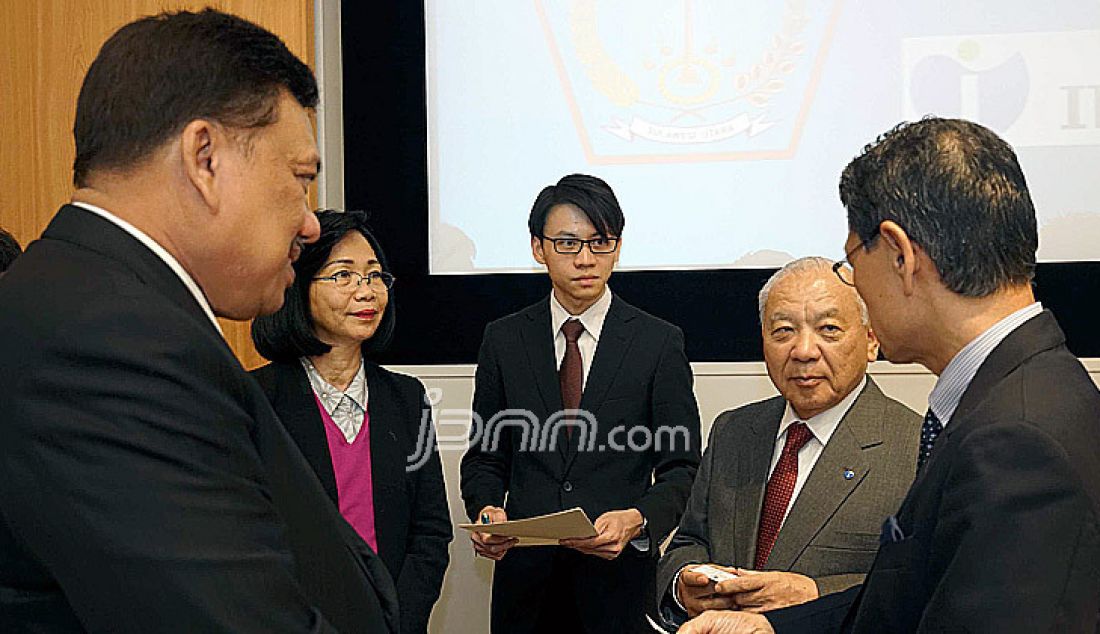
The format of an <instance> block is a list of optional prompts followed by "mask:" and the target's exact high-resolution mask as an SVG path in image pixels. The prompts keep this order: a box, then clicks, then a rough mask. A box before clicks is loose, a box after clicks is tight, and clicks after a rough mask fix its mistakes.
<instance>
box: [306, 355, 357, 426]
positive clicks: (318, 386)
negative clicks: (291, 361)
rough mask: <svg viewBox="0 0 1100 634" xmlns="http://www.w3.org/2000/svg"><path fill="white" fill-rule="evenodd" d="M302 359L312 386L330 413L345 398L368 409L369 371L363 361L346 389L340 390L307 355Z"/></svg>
mask: <svg viewBox="0 0 1100 634" xmlns="http://www.w3.org/2000/svg"><path fill="white" fill-rule="evenodd" d="M301 361H302V367H304V368H305V369H306V376H308V377H309V384H310V386H311V387H313V391H314V393H316V394H317V396H318V397H319V398H320V399H321V404H322V405H324V406H325V409H326V410H327V411H328V413H329V414H331V413H332V410H335V409H336V406H337V405H339V404H340V401H341V400H343V399H345V398H347V399H351V402H352V403H355V405H356V406H358V407H359V409H361V410H363V411H364V412H365V411H367V372H366V369H365V366H364V363H363V362H362V361H360V362H359V370H357V371H356V372H355V378H353V379H352V380H351V383H350V384H349V385H348V389H346V390H340V389H338V388H337V387H336V386H334V385H332V384H331V383H329V382H328V381H326V380H325V379H324V378H323V377H322V376H321V373H320V372H318V371H317V368H316V367H315V366H314V365H313V362H312V361H310V360H309V359H308V358H307V357H302V358H301Z"/></svg>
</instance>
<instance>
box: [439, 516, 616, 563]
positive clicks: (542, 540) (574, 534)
mask: <svg viewBox="0 0 1100 634" xmlns="http://www.w3.org/2000/svg"><path fill="white" fill-rule="evenodd" d="M487 508H492V509H496V507H487ZM496 510H498V511H500V514H499V515H496V516H494V517H490V523H481V524H459V525H458V527H459V528H461V529H464V530H467V531H470V532H471V533H472V535H471V538H472V539H474V543H475V548H476V545H477V544H478V538H477V535H478V534H479V533H480V534H481V535H485V536H487V537H490V538H491V539H483V540H482V541H485V542H488V543H489V544H494V543H495V544H498V545H502V544H504V543H508V542H509V541H511V543H510V544H509V546H508V548H511V546H557V545H558V542H559V541H560V540H562V539H576V538H585V537H594V536H595V535H596V534H597V532H596V527H595V526H593V525H592V520H590V519H588V516H587V515H586V514H585V512H584V511H583V510H582V509H580V508H572V509H569V510H567V511H560V512H558V513H550V514H549V515H539V516H538V517H528V518H524V519H521V520H511V521H508V520H507V519H504V520H503V521H497V518H498V517H501V516H503V517H505V518H506V517H507V516H504V515H503V513H504V511H503V510H501V509H496ZM483 513H484V511H483ZM504 551H505V552H507V548H506V549H504ZM479 553H480V550H479ZM503 554H504V553H503V552H501V553H500V556H503ZM486 556H489V555H486ZM490 558H491V559H496V560H499V559H500V557H490Z"/></svg>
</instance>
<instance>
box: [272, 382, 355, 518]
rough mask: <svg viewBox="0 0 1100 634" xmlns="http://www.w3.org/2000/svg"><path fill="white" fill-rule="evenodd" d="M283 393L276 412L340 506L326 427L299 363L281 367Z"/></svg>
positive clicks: (333, 500)
mask: <svg viewBox="0 0 1100 634" xmlns="http://www.w3.org/2000/svg"><path fill="white" fill-rule="evenodd" d="M276 367H277V368H278V376H279V389H278V391H277V392H276V395H277V396H276V398H277V400H276V401H275V408H274V409H275V411H276V413H277V414H278V415H279V420H281V421H282V423H283V426H284V427H286V430H287V431H288V432H289V433H290V436H291V438H293V439H294V443H295V444H296V445H298V449H299V450H301V452H302V455H303V456H305V458H306V461H307V462H309V466H310V467H312V468H313V472H314V473H316V474H317V479H318V480H320V481H321V485H322V486H323V487H324V489H325V493H327V494H328V496H329V499H331V500H332V502H333V504H338V503H339V496H338V493H337V491H336V473H335V472H334V471H333V469H332V455H331V454H330V453H329V450H328V437H327V436H325V423H324V421H323V420H322V419H321V412H320V411H319V410H318V409H317V400H316V397H315V396H314V394H313V387H312V386H310V384H309V378H308V377H307V376H306V370H305V368H303V367H302V365H301V364H300V363H298V362H296V361H295V362H293V363H279V364H277V366H276Z"/></svg>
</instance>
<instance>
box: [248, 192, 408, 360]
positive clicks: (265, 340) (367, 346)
mask: <svg viewBox="0 0 1100 634" xmlns="http://www.w3.org/2000/svg"><path fill="white" fill-rule="evenodd" d="M368 218H369V214H368V213H367V212H365V211H335V210H331V209H325V210H323V211H319V212H317V220H318V221H319V222H320V223H321V237H319V238H318V239H317V241H316V242H314V243H312V244H307V245H305V246H304V248H303V249H302V255H301V257H299V258H298V261H297V262H295V263H294V283H293V284H291V285H290V287H289V288H287V289H286V297H285V299H284V301H283V307H282V308H280V309H279V310H278V311H276V312H275V313H273V314H271V315H265V316H263V317H257V318H256V319H255V320H253V322H252V343H254V344H256V351H257V352H259V353H260V354H261V355H262V356H263V357H264V358H265V359H268V360H271V361H282V362H289V361H294V360H296V359H300V358H301V357H316V356H320V355H322V354H326V353H328V352H329V351H330V350H332V346H330V345H328V344H327V343H325V342H323V341H321V340H320V339H318V338H317V335H316V334H314V332H313V316H312V315H311V314H310V312H309V286H310V284H312V283H313V278H314V277H316V276H317V272H318V271H320V270H321V267H323V266H324V265H325V262H327V261H328V258H329V255H331V254H332V249H333V247H335V246H336V244H337V243H338V242H340V241H341V240H343V239H344V236H346V235H347V234H349V233H351V232H352V231H358V232H359V233H360V234H362V236H363V237H364V238H366V239H367V242H368V243H370V246H371V248H372V249H374V254H375V255H376V256H377V257H378V263H379V264H380V265H381V266H382V270H383V271H389V269H390V267H389V263H388V262H387V261H386V255H385V253H383V252H382V245H380V244H379V243H378V238H375V237H374V234H373V233H371V231H370V227H369V226H368V225H367V219H368ZM393 299H394V298H393V290H392V289H391V290H390V295H389V302H388V303H387V304H386V310H385V312H383V313H382V321H381V323H379V324H378V330H376V331H375V332H374V336H373V337H371V338H370V339H367V340H366V341H364V342H363V355H364V356H368V355H370V354H371V353H373V352H379V351H381V350H384V349H385V347H386V345H387V344H389V342H390V339H391V338H393V329H394V323H395V320H396V317H395V316H394V312H395V309H396V307H397V305H396V303H395V302H394V301H393Z"/></svg>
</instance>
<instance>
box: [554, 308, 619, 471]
mask: <svg viewBox="0 0 1100 634" xmlns="http://www.w3.org/2000/svg"><path fill="white" fill-rule="evenodd" d="M634 317H635V313H634V311H633V310H632V309H631V307H630V306H628V305H627V304H625V303H624V302H623V301H622V300H620V299H619V298H618V297H616V296H614V295H613V296H612V297H611V306H610V307H608V309H607V317H606V318H605V319H604V323H603V329H602V330H601V331H600V339H599V343H597V344H596V352H595V353H594V354H593V356H592V365H591V367H590V368H589V370H588V378H587V379H586V380H585V384H584V392H583V393H582V394H581V404H580V409H582V410H585V411H587V412H591V413H592V415H593V418H594V419H596V420H597V421H598V420H599V416H598V413H599V409H600V406H601V405H602V404H603V401H604V398H605V397H606V396H607V390H608V389H609V388H610V387H611V384H612V382H614V380H615V377H616V376H618V375H619V368H620V367H621V366H622V364H623V360H624V359H626V356H627V352H628V351H629V350H630V344H631V342H632V341H633V340H634V335H635V332H634V329H633V328H631V327H630V321H631V320H632V319H634ZM598 435H599V430H598V428H597V429H592V430H591V433H590V434H589V437H588V438H586V439H585V440H586V441H587V442H589V443H592V442H595V438H596V437H597V436H598ZM580 442H581V438H580V435H579V434H576V433H574V436H573V442H563V443H561V446H562V447H564V448H565V460H566V462H565V472H566V473H569V469H570V468H571V467H572V466H573V461H574V460H576V459H577V448H578V447H579V446H580Z"/></svg>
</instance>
